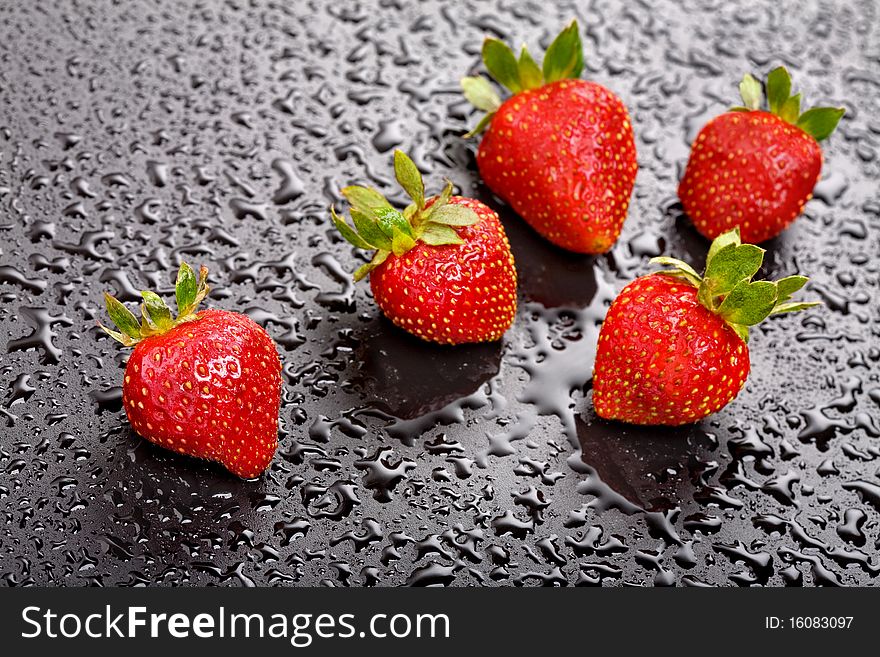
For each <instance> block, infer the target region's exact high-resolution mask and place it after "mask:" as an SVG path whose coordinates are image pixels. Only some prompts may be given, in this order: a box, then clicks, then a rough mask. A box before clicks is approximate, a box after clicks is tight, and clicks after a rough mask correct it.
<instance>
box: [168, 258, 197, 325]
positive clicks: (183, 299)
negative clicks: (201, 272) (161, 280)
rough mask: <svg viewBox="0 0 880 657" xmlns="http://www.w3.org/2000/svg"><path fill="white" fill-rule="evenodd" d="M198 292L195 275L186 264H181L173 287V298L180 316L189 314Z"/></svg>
mask: <svg viewBox="0 0 880 657" xmlns="http://www.w3.org/2000/svg"><path fill="white" fill-rule="evenodd" d="M198 291H199V282H198V279H196V273H195V272H194V271H193V269H192V267H190V266H189V265H188V264H186V263H185V262H181V263H180V269H178V270H177V282H176V283H175V285H174V298H175V300H176V301H177V312H178V313H179V314H180V315H188V314H189V312H190V311H191V310H192V308H193V306H194V305H195V303H196V294H197V293H198Z"/></svg>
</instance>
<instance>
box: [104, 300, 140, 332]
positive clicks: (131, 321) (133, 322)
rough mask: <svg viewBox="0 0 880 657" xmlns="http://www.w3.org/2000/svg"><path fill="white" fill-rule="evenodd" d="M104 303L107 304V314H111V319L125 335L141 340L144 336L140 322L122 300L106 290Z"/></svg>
mask: <svg viewBox="0 0 880 657" xmlns="http://www.w3.org/2000/svg"><path fill="white" fill-rule="evenodd" d="M104 304H105V305H106V306H107V314H108V315H110V320H111V321H112V322H113V323H114V324H115V325H116V328H118V329H119V331H120V332H121V333H122V334H123V335H125V336H128V337H130V338H134V339H135V340H139V339H140V338H141V337H142V336H141V326H140V322H138V320H137V317H135V316H134V314H133V313H132V312H131V311H130V310H129V309H128V308H126V307H125V306H124V305H123V304H122V302H121V301H119V300H118V299H116V298H115V297H112V296H110V295H109V294H107V293H106V292H105V293H104ZM114 337H115V336H114Z"/></svg>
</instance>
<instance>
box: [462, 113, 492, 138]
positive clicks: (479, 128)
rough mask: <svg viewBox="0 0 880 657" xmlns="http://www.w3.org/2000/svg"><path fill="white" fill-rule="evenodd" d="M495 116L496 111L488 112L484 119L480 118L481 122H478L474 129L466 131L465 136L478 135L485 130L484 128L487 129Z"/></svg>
mask: <svg viewBox="0 0 880 657" xmlns="http://www.w3.org/2000/svg"><path fill="white" fill-rule="evenodd" d="M494 116H495V112H489V113H488V114H486V115H485V116H484V117H483V118H482V119H480V122H479V123H477V125H476V126H474V127H473V129H471V130H469V131H468V132H466V133H464V138H465V139H470V138H471V137H476V136H477V135H478V134H480V133H481V132H483V130H485V129H486V127H487V126H488V125H489V123H491V121H492V118H493V117H494Z"/></svg>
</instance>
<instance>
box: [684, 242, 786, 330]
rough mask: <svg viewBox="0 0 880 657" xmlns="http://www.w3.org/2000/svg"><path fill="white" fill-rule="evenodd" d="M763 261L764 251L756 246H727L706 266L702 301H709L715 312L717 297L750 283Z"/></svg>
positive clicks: (701, 293) (701, 292) (702, 286)
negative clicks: (740, 284)
mask: <svg viewBox="0 0 880 657" xmlns="http://www.w3.org/2000/svg"><path fill="white" fill-rule="evenodd" d="M763 260H764V249H761V248H759V247H757V246H755V245H754V244H740V245H739V246H736V245H734V244H729V245H727V246H725V247H724V248H723V249H721V250H720V251H718V252H717V253H716V254H715V256H714V257H713V258H712V259H711V260H710V261H709V262H708V264H707V265H706V273H705V275H704V276H703V282H702V283H701V284H700V300H701V301H703V302H704V303H705V302H706V301H709V302H710V305H709V306H708V307H709V308H710V309H711V310H714V309H715V308H714V305H715V297H717V296H720V295H724V294H727V293H729V292H731V290H733V289H734V288H735V287H736V286H737V284H739V283H740V282H748V281H750V280H751V279H752V276H754V275H755V274H757V273H758V270H759V269H760V268H761V262H762V261H763ZM774 289H775V288H774ZM774 299H775V292H774ZM737 323H742V322H737Z"/></svg>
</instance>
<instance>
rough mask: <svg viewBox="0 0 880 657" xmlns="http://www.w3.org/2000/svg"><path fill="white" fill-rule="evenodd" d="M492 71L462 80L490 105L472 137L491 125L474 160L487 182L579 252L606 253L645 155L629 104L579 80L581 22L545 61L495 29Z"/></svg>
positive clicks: (481, 104)
mask: <svg viewBox="0 0 880 657" xmlns="http://www.w3.org/2000/svg"><path fill="white" fill-rule="evenodd" d="M482 56H483V63H484V65H485V67H486V70H487V71H488V73H489V75H490V76H491V77H492V78H493V79H494V80H495V81H496V82H497V83H498V84H499V85H501V86H502V87H505V88H506V89H507V90H508V91H509V92H510V94H511V95H510V97H509V98H507V100H504V101H502V100H501V97H500V96H499V95H498V93H497V92H496V90H495V88H494V87H493V85H492V84H491V83H490V82H489V80H488V79H487V78H485V77H482V76H475V77H466V78H464V79H462V81H461V86H462V89H463V91H464V95H465V97H466V98H467V99H468V101H470V103H471V104H472V105H474V107H476V108H477V109H479V110H482V111H484V112H486V114H485V115H484V116H483V118H482V119H481V120H480V122H479V124H478V125H477V126H476V127H475V128H474V129H473V130H472V131H471V132H470V133H468V135H467V136H473V135H476V134H480V133H482V132H483V131H485V134H484V135H483V137H482V140H481V142H480V145H479V148H478V149H477V166H478V167H479V170H480V175H481V176H482V178H483V180H484V181H485V183H486V185H487V186H488V187H489V188H490V189H491V190H492V191H493V192H495V194H497V195H498V196H500V197H501V198H502V199H504V201H505V202H507V203H508V205H510V206H511V207H512V208H513V209H514V210H515V211H516V212H517V214H519V215H520V216H521V217H522V218H523V219H524V220H525V221H526V222H527V223H528V224H529V225H530V226H531V227H532V228H534V229H535V230H536V231H537V232H538V233H540V234H541V235H542V236H543V237H544V238H545V239H547V240H549V241H550V242H552V243H554V244H556V245H557V246H560V247H562V248H564V249H568V250H570V251H575V252H578V253H604V252H606V251H608V250H609V249H610V248H611V247H612V246H613V245H614V243H615V242H616V241H617V238H618V236H619V235H620V231H621V228H622V226H623V222H624V220H625V219H626V216H627V211H628V209H629V203H630V198H631V196H632V191H633V185H634V184H635V178H636V172H637V170H638V163H637V161H636V147H635V138H634V135H633V128H632V122H631V121H630V117H629V112H628V111H627V109H626V106H625V105H624V104H623V101H622V100H621V99H620V98H619V97H618V96H617V95H616V94H614V93H613V92H612V91H610V90H609V89H607V88H606V87H604V86H602V85H600V84H597V83H596V82H591V81H588V80H582V79H580V75H581V72H582V71H583V67H584V54H583V46H582V43H581V37H580V31H579V28H578V24H577V21H572V22H571V23H570V24H569V25H568V27H566V28H565V29H564V30H562V32H560V33H559V35H558V36H557V37H556V38H555V40H554V41H553V43H551V44H550V47H549V48H548V49H547V52H546V53H545V54H544V60H543V62H542V65H541V66H539V65H538V64H537V62H536V61H535V60H534V59H533V58H532V56H531V54H529V51H528V49H527V48H526V47H525V46H523V47H522V49H521V50H520V53H519V55H518V56H517V55H516V54H514V52H513V51H512V50H511V49H510V47H508V46H507V45H506V44H504V43H502V42H501V41H499V40H497V39H493V38H488V39H486V40H485V41H484V43H483V50H482Z"/></svg>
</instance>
